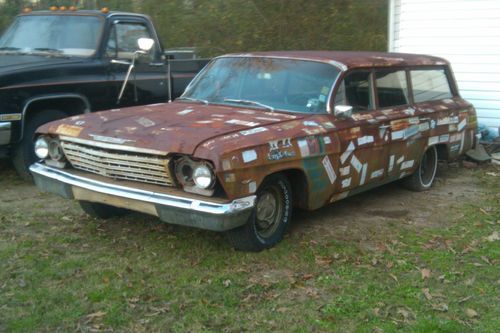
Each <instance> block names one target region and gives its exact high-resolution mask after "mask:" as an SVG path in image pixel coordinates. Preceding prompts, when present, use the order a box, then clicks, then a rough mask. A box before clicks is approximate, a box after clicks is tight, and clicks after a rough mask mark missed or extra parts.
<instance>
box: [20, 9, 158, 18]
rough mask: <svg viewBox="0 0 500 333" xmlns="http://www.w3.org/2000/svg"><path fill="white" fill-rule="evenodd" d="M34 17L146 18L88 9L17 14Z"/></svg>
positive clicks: (139, 15) (134, 14)
mask: <svg viewBox="0 0 500 333" xmlns="http://www.w3.org/2000/svg"><path fill="white" fill-rule="evenodd" d="M36 15H73V16H78V15H87V16H88V15H91V16H100V17H104V18H106V17H109V16H115V15H128V16H138V17H148V16H147V15H144V14H136V13H130V12H119V11H108V12H102V11H100V10H88V9H78V10H64V11H61V10H35V11H32V12H28V13H22V14H19V16H36Z"/></svg>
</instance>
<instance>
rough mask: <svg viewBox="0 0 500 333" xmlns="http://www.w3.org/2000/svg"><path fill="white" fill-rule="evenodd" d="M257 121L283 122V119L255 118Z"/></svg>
mask: <svg viewBox="0 0 500 333" xmlns="http://www.w3.org/2000/svg"><path fill="white" fill-rule="evenodd" d="M255 119H258V120H265V121H281V119H279V118H270V117H255Z"/></svg>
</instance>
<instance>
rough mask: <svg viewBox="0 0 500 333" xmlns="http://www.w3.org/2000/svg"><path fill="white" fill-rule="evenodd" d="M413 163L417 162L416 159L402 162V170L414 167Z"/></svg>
mask: <svg viewBox="0 0 500 333" xmlns="http://www.w3.org/2000/svg"><path fill="white" fill-rule="evenodd" d="M413 164H415V161H414V160H411V161H405V162H403V163H402V164H401V170H405V169H409V168H411V167H413Z"/></svg>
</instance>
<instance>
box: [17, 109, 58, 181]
mask: <svg viewBox="0 0 500 333" xmlns="http://www.w3.org/2000/svg"><path fill="white" fill-rule="evenodd" d="M67 116H68V115H67V114H66V113H64V112H62V111H59V110H44V111H40V112H38V113H37V114H35V115H34V116H33V117H31V118H30V119H29V121H28V122H27V123H25V124H24V134H23V138H22V140H21V141H20V142H19V143H18V144H17V145H16V146H15V147H14V158H13V160H12V162H13V164H14V168H15V169H16V172H17V174H18V175H19V176H20V177H21V178H22V179H24V180H27V181H32V177H31V173H30V171H29V166H30V165H31V164H33V163H35V162H36V161H37V160H38V157H36V155H35V144H34V142H33V139H34V137H35V131H36V129H37V128H38V127H40V126H42V125H43V124H46V123H48V122H51V121H53V120H57V119H62V118H65V117H67Z"/></svg>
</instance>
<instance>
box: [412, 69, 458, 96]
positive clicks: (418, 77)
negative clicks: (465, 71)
mask: <svg viewBox="0 0 500 333" xmlns="http://www.w3.org/2000/svg"><path fill="white" fill-rule="evenodd" d="M410 75H411V82H412V86H413V99H414V101H415V103H419V102H425V101H435V100H440V99H445V98H450V97H453V94H452V93H451V89H450V84H449V82H448V78H447V77H446V72H445V71H444V69H428V70H412V71H410Z"/></svg>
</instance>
